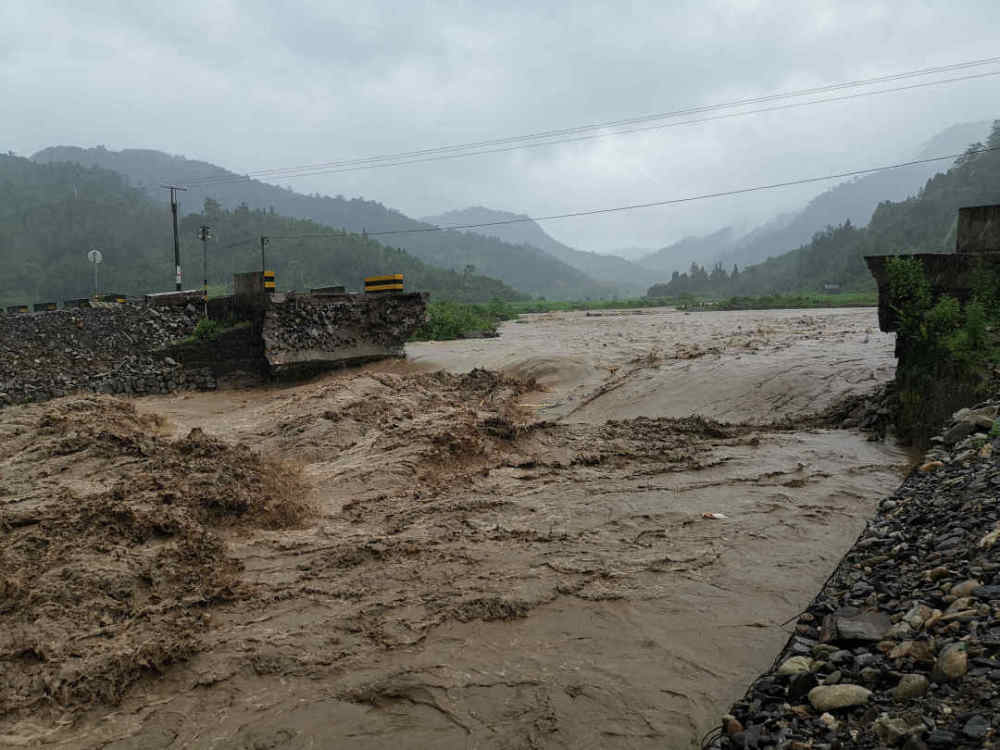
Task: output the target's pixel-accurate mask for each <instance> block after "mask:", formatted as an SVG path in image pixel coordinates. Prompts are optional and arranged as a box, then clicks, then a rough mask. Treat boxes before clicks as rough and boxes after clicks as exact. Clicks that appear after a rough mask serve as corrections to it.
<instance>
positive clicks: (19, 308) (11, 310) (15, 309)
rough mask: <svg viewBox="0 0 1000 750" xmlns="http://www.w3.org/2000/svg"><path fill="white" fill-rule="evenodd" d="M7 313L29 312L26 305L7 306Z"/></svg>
mask: <svg viewBox="0 0 1000 750" xmlns="http://www.w3.org/2000/svg"><path fill="white" fill-rule="evenodd" d="M7 312H9V313H26V312H31V311H30V310H29V309H28V306H27V305H7Z"/></svg>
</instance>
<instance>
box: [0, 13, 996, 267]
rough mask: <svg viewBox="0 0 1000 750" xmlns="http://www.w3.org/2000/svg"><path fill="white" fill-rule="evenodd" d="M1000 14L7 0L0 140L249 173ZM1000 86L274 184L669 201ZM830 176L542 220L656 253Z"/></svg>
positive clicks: (431, 199)
mask: <svg viewBox="0 0 1000 750" xmlns="http://www.w3.org/2000/svg"><path fill="white" fill-rule="evenodd" d="M971 19H975V22H972V21H971ZM998 21H1000V6H998V5H997V4H996V3H995V2H992V1H991V0H990V1H987V0H981V1H977V0H969V1H968V2H955V3H951V4H947V5H945V4H942V3H936V2H920V1H918V0H899V1H894V2H881V3H880V2H871V1H870V0H869V1H866V2H861V1H854V0H813V1H811V2H808V3H802V2H800V1H799V0H775V1H773V2H767V1H765V0H689V1H686V2H672V3H663V2H642V1H641V0H637V1H636V2H632V3H629V4H622V3H585V2H579V3H568V2H567V3H563V4H555V3H538V2H526V1H520V0H518V1H515V2H505V3H497V2H476V1H474V0H470V1H469V2H464V3H448V4H445V3H439V2H425V3H419V2H411V3H398V2H385V1H384V0H382V1H378V0H377V1H373V2H369V3H362V4H358V3H354V4H346V3H344V4H339V3H330V2H321V1H319V0H316V1H315V2H299V3H281V4H276V3H272V2H265V1H264V0H255V1H252V2H235V0H230V1H229V2H215V3H204V2H200V1H199V2H195V1H194V0H178V1H177V2H174V3H171V4H161V3H131V2H124V1H122V2H89V3H86V2H80V1H79V0H76V1H73V2H69V1H67V2H55V1H54V0H50V1H48V2H46V1H45V0H8V2H6V3H4V4H3V6H2V8H0V64H2V66H3V70H4V76H5V95H4V104H5V108H6V112H5V115H4V117H3V118H2V119H0V136H2V143H0V147H3V148H10V149H13V150H14V151H16V152H18V153H24V154H27V153H32V152H34V151H35V150H38V149H40V148H43V147H45V146H49V145H56V144H74V145H83V146H90V145H97V144H104V145H106V146H108V147H109V148H125V147H135V148H138V147H145V148H159V149H163V150H166V151H169V152H171V153H182V154H184V155H186V156H189V157H192V158H199V159H204V160H207V161H212V162H216V163H220V164H222V165H224V166H226V167H228V168H231V169H234V170H236V171H247V170H254V169H266V168H271V167H280V166H287V165H298V164H309V163H315V162H324V161H329V160H333V159H337V158H344V157H357V156H366V155H370V154H378V153H390V152H397V151H406V150H411V149H415V148H422V147H428V146H438V145H446V144H451V143H464V142H469V141H477V140H483V139H489V138H494V137H503V136H508V135H516V134H520V133H525V132H532V131H537V130H546V129H550V128H560V127H571V126H574V125H579V124H583V123H592V122H602V121H606V120H612V119H618V118H622V117H630V116H635V115H642V114H647V113H651V112H658V111H667V110H672V109H675V108H680V107H685V106H697V105H702V104H707V103H713V102H721V101H727V100H732V99H736V98H743V97H748V96H755V95H761V94H767V93H773V92H776V91H782V90H789V89H795V88H802V87H807V86H815V85H822V84H825V83H831V82H838V81H844V80H851V79H856V78H863V77H868V76H873V75H880V74H884V73H890V72H895V71H903V70H909V69H915V68H921V67H927V66H931V65H937V64H947V63H950V62H956V61H960V60H967V59H973V58H977V57H988V56H991V55H993V54H995V39H994V38H993V37H994V35H993V34H991V30H992V29H995V28H997V22H998ZM998 80H1000V79H985V80H983V81H979V82H967V83H960V84H955V85H952V86H947V87H940V88H928V89H923V90H917V91H912V92H906V93H896V94H887V95H885V96H882V97H872V98H870V99H861V100H857V101H853V102H847V103H836V104H822V105H817V106H814V107H808V108H803V109H799V110H788V111H785V112H781V113H770V114H763V115H754V116H750V117H746V118H738V119H731V120H724V121H720V122H715V123H706V124H701V125H692V126H687V127H679V128H671V129H664V130H659V131H652V132H649V133H644V134H635V135H629V136H621V137H616V138H608V139H601V140H594V141H589V142H584V143H576V144H564V145H559V146H552V147H546V148H544V149H533V150H524V151H515V152H511V153H506V154H496V155H491V156H481V157H473V158H469V159H465V160H457V161H446V162H438V163H430V164H421V165H414V166H408V167H402V168H398V169H383V170H372V171H368V172H352V173H347V174H337V175H317V176H312V177H308V178H299V179H296V180H281V182H282V184H289V183H290V184H292V185H293V186H294V187H295V188H296V189H300V190H303V191H305V192H313V191H319V192H324V193H331V194H337V193H342V194H345V195H364V196H365V197H368V198H373V199H377V200H380V201H382V202H384V203H386V204H387V205H390V206H393V207H396V208H399V209H401V210H403V211H405V212H407V213H410V214H411V215H418V216H419V215H423V214H429V213H438V212H440V211H444V210H448V209H452V208H460V207H464V206H466V205H476V204H479V205H487V206H493V207H497V208H502V209H506V210H514V211H518V212H524V213H529V214H546V213H559V212H563V211H568V210H575V209H589V208H599V207H603V206H610V205H617V204H623V203H635V202H643V201H650V200H658V199H665V198H671V197H679V196H683V195H688V194H693V193H701V192H710V191H713V190H718V189H727V188H732V187H741V186H744V185H751V184H759V183H764V182H771V181H778V180H783V179H789V178H796V177H807V176H811V175H815V174H823V173H827V172H834V171H842V170H846V169H851V168H858V167H865V166H869V165H874V164H880V163H887V162H891V161H894V160H896V159H898V158H900V157H906V156H909V155H910V154H911V153H912V152H913V151H915V150H916V148H917V147H918V145H919V144H920V143H921V142H922V141H924V140H926V139H927V138H929V137H930V136H932V135H933V134H934V133H936V132H937V131H939V130H941V129H943V128H944V127H947V126H948V125H950V124H953V123H955V122H961V121H968V120H981V119H989V118H993V117H995V116H997V112H996V111H995V109H994V107H995V104H994V102H995V101H996V91H997V85H998ZM10 113H14V114H13V116H12V115H11V114H10ZM820 189H821V187H820V188H817V187H813V188H809V189H801V190H791V189H789V190H783V191H780V192H775V193H769V194H766V195H755V196H749V197H744V198H739V199H726V200H720V201H715V202H711V203H709V202H706V203H703V204H688V205H685V206H683V207H673V208H669V209H655V210H650V211H644V212H635V213H628V214H619V215H615V216H610V217H603V218H593V219H576V220H572V221H561V222H553V223H552V224H551V225H549V226H548V227H547V228H548V229H549V230H550V231H551V232H552V233H553V234H555V235H556V236H557V237H559V238H560V239H562V240H564V241H567V242H569V243H571V244H575V245H577V246H580V247H583V248H586V249H598V250H607V249H611V248H614V247H616V246H630V245H645V246H658V245H662V244H665V243H667V242H670V241H673V240H675V239H677V238H679V237H680V236H682V235H684V234H687V233H692V232H707V231H712V230H714V229H716V228H718V227H719V226H722V225H724V224H739V225H741V224H747V223H753V222H756V221H761V220H764V219H766V218H768V217H769V216H771V215H773V214H774V213H776V212H778V211H781V210H787V209H789V208H792V207H794V206H795V205H797V204H799V203H801V202H802V201H803V200H805V199H807V198H808V197H809V196H810V195H813V194H815V193H816V192H818V190H820Z"/></svg>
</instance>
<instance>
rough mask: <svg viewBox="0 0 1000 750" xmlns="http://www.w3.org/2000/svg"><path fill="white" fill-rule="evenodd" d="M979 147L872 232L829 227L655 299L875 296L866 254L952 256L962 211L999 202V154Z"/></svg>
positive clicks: (993, 141) (993, 136) (892, 207)
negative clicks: (827, 288)
mask: <svg viewBox="0 0 1000 750" xmlns="http://www.w3.org/2000/svg"><path fill="white" fill-rule="evenodd" d="M983 147H984V146H983V144H982V143H978V142H977V143H974V144H972V145H971V146H970V147H969V151H968V152H967V153H966V154H965V155H964V156H962V157H961V158H959V159H958V160H957V161H956V163H955V164H954V166H952V168H951V169H949V170H948V171H947V172H945V173H939V174H937V175H935V176H934V177H932V178H930V179H929V180H927V182H926V184H925V185H924V187H923V189H921V190H920V191H919V193H918V194H917V195H916V196H914V197H912V198H908V199H907V200H904V201H899V202H895V203H894V202H891V201H884V202H882V203H880V204H879V205H878V207H877V208H876V209H875V212H874V213H873V214H872V217H871V221H869V223H868V226H867V227H858V226H855V225H854V224H852V223H851V222H850V221H847V222H844V223H843V224H841V225H840V226H837V227H828V228H827V229H826V230H824V231H822V232H819V233H817V234H816V235H815V236H814V237H813V239H812V241H811V242H809V243H808V244H806V245H803V246H802V247H800V248H798V249H797V250H793V251H791V252H788V253H785V254H784V255H781V256H779V257H777V258H770V259H768V260H767V261H765V262H764V263H760V264H758V265H755V266H749V267H747V268H745V269H743V270H742V271H741V272H739V273H737V274H733V273H732V272H730V271H729V269H727V268H725V267H722V266H719V267H717V268H715V269H713V271H708V270H707V269H704V268H700V267H699V268H692V269H691V270H690V271H689V272H686V273H683V274H675V275H674V277H673V278H672V279H671V281H670V282H669V283H666V284H662V285H657V286H656V287H655V289H653V290H652V293H653V294H655V295H662V294H683V293H710V294H718V295H725V296H728V295H733V294H740V295H746V294H753V295H756V294H768V293H771V292H779V293H786V292H799V291H821V290H822V288H823V285H824V284H825V283H835V284H839V285H841V287H842V288H843V289H844V290H865V289H874V287H875V283H874V281H873V280H872V278H871V275H870V274H869V272H868V268H867V266H866V265H865V262H864V256H866V255H883V254H896V253H918V252H922V253H926V252H930V253H935V252H953V251H954V249H955V227H956V219H957V216H958V209H959V208H961V207H962V206H976V205H984V204H992V203H1000V150H997V151H987V152H981V153H972V152H974V151H976V150H978V149H982V148H983ZM986 147H987V148H995V149H1000V120H997V121H996V122H995V123H994V124H993V127H992V130H991V132H990V134H989V137H988V139H987V142H986Z"/></svg>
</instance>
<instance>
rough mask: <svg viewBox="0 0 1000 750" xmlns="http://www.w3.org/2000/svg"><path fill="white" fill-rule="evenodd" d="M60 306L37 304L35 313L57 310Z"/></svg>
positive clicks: (51, 303)
mask: <svg viewBox="0 0 1000 750" xmlns="http://www.w3.org/2000/svg"><path fill="white" fill-rule="evenodd" d="M57 307H58V305H56V303H55V302H36V303H35V312H46V311H48V310H55V309H57Z"/></svg>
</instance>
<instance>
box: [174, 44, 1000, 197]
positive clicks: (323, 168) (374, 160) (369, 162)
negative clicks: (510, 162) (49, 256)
mask: <svg viewBox="0 0 1000 750" xmlns="http://www.w3.org/2000/svg"><path fill="white" fill-rule="evenodd" d="M997 63H1000V57H992V58H983V59H980V60H970V61H966V62H962V63H955V64H952V65H945V66H938V67H933V68H922V69H919V70H912V71H905V72H902V73H894V74H891V75H884V76H877V77H874V78H867V79H860V80H856V81H847V82H844V83H836V84H828V85H826V86H819V87H814V88H810V89H799V90H796V91H790V92H783V93H778V94H770V95H766V96H760V97H752V98H745V99H740V100H736V101H731V102H723V103H719V104H711V105H704V106H699V107H688V108H685V109H679V110H674V111H672V112H664V113H658V114H652V115H644V116H641V117H633V118H627V119H621V120H613V121H608V122H602V123H596V124H591V125H581V126H577V127H572V128H563V129H559V130H548V131H542V132H537V133H529V134H527V135H520V136H510V137H507V138H499V139H493V140H486V141H477V142H473V143H466V144H459V145H452V146H441V147H437V148H428V149H419V150H415V151H405V152H399V153H395V154H385V155H380V156H369V157H364V158H360V159H344V160H339V161H332V162H324V163H318V164H312V165H301V166H297V167H282V168H273V169H265V170H257V171H254V172H248V173H246V174H245V175H240V176H238V177H230V176H225V177H205V178H201V179H195V180H192V181H190V182H189V183H188V184H189V185H191V186H198V185H209V184H219V183H225V182H238V181H245V180H249V179H252V178H253V177H271V178H280V177H293V176H294V177H299V176H307V175H311V174H322V173H327V172H338V171H354V170H353V169H340V168H341V167H355V168H375V167H379V166H399V165H401V164H411V163H420V162H423V161H430V160H436V159H437V158H458V157H459V156H474V155H479V154H483V153H498V152H500V151H509V150H514V148H527V147H537V146H545V145H554V144H558V143H565V142H572V141H575V140H586V139H589V138H595V137H602V138H606V137H611V136H615V135H622V134H627V133H634V132H642V131H643V130H652V129H657V128H660V127H672V126H675V125H680V124H693V123H698V122H706V121H708V120H710V119H725V118H727V117H739V116H743V115H747V114H756V113H759V112H768V111H775V110H777V109H787V108H790V107H792V106H809V105H811V104H818V103H824V102H828V101H843V100H845V99H851V98H858V97H860V96H874V95H878V94H884V93H891V92H895V91H905V90H909V89H914V88H922V87H924V86H935V85H941V84H945V83H955V82H958V81H965V80H971V79H973V78H983V77H988V76H993V75H998V74H1000V71H995V72H989V73H983V74H975V75H969V76H959V77H955V78H949V79H942V80H938V81H927V82H924V83H920V84H915V85H910V86H900V87H893V88H888V89H882V90H879V91H874V92H863V93H861V94H855V95H852V96H846V97H829V98H826V99H818V100H812V101H808V102H800V103H797V104H794V105H784V106H782V107H773V108H771V107H768V108H762V109H756V110H751V111H747V112H735V113H729V114H726V115H721V116H717V117H714V118H704V119H696V120H689V121H685V122H682V123H669V124H659V125H655V126H652V127H647V128H635V129H629V130H619V131H615V132H611V133H599V134H593V135H588V136H585V137H584V138H569V139H566V138H563V136H568V135H573V134H578V133H585V132H587V131H593V130H606V129H609V128H621V127H624V126H629V125H636V124H641V123H648V122H653V121H658V120H665V119H672V118H676V117H682V116H685V115H691V114H697V113H704V112H710V111H716V110H723V109H733V108H736V107H744V106H747V105H749V104H760V103H764V102H769V101H778V100H782V99H789V98H796V97H801V96H808V95H815V94H818V93H826V92H830V91H836V90H843V89H847V88H857V87H859V86H870V85H873V84H876V83H884V82H888V81H893V80H903V79H907V78H914V77H920V76H926V75H931V74H937V73H944V72H951V71H957V70H964V69H968V68H973V67H982V66H984V65H993V64H997ZM553 139H555V140H553ZM532 141H541V142H535V143H533V142H532ZM505 144H517V145H516V146H515V147H514V148H510V147H508V148H503V149H491V150H486V151H484V150H479V151H473V152H471V153H456V152H465V151H469V150H470V149H482V148H484V147H491V146H499V145H505ZM416 157H432V158H416Z"/></svg>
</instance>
